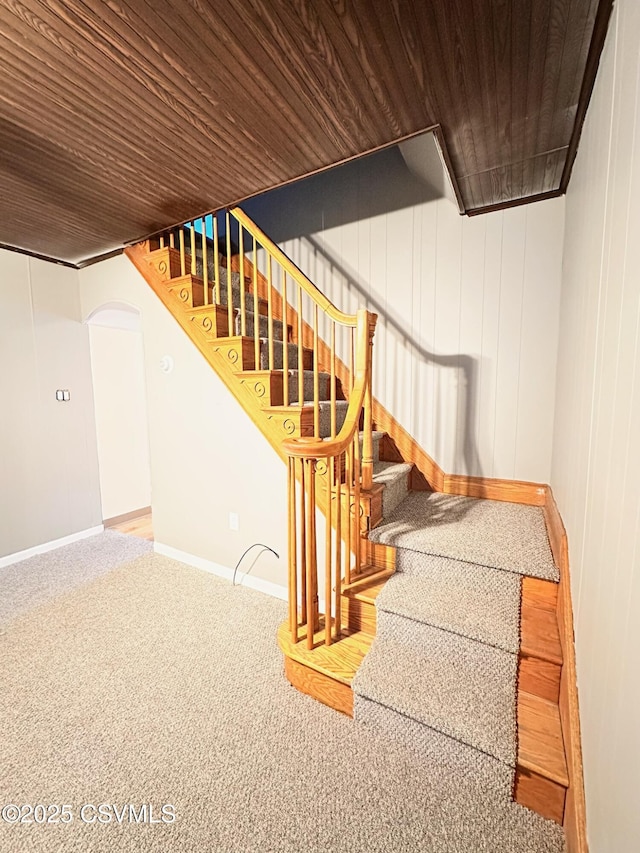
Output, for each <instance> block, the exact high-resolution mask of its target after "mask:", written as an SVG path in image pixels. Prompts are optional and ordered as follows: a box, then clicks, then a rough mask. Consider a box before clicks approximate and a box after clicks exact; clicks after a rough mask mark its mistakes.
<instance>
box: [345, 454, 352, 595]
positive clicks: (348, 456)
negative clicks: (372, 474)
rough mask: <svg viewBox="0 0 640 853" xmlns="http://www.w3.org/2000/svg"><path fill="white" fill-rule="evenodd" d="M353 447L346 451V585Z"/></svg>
mask: <svg viewBox="0 0 640 853" xmlns="http://www.w3.org/2000/svg"><path fill="white" fill-rule="evenodd" d="M352 450H353V445H349V447H347V449H346V451H345V457H344V461H345V477H344V480H345V487H346V488H345V492H346V496H347V503H346V507H345V512H346V516H347V518H346V531H345V532H346V540H345V542H346V554H345V569H344V579H345V583H347V584H350V583H351V483H352V478H353V457H352Z"/></svg>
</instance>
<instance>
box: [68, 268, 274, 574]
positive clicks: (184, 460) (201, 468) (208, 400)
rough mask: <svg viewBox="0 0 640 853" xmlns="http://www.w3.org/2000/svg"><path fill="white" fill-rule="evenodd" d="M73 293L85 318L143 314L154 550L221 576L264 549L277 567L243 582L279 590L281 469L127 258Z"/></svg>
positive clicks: (86, 278)
mask: <svg viewBox="0 0 640 853" xmlns="http://www.w3.org/2000/svg"><path fill="white" fill-rule="evenodd" d="M80 292H81V300H82V315H83V317H84V318H87V317H88V316H89V315H90V314H92V312H94V311H95V310H96V309H97V308H99V307H100V306H101V305H104V304H106V303H112V302H124V303H128V304H130V305H133V306H134V307H136V308H137V309H139V310H140V312H141V315H142V335H143V341H144V354H145V383H146V388H147V411H148V422H149V451H150V465H151V493H152V498H151V506H152V510H153V528H154V534H155V538H156V542H158V543H161V544H162V545H165V546H169V547H170V548H173V549H177V550H178V551H182V552H185V553H187V554H191V555H193V556H195V557H199V558H201V559H203V560H208V561H211V562H213V563H217V564H220V565H222V566H225V567H233V566H234V565H235V563H236V561H237V560H238V559H239V557H240V556H241V554H242V552H243V551H244V550H245V548H247V547H248V546H249V545H251V544H252V543H254V542H263V543H265V544H267V545H269V546H270V547H272V548H274V550H275V551H276V552H278V553H279V554H280V560H277V559H276V558H275V557H273V556H272V555H271V554H269V553H263V554H262V555H261V556H260V557H259V558H258V560H257V562H256V563H255V565H254V566H253V569H252V572H251V574H252V575H253V576H254V577H258V578H262V579H264V580H266V581H268V582H271V583H275V584H279V585H281V586H286V578H287V551H286V546H287V517H286V500H287V487H286V468H285V465H284V464H283V463H282V461H281V460H280V459H279V458H278V456H277V455H276V454H275V452H274V451H273V449H272V448H271V446H270V445H269V444H268V443H267V441H266V439H265V438H264V437H263V436H262V434H261V433H260V432H259V430H258V429H257V428H256V427H255V426H254V425H253V423H252V422H251V420H250V418H248V417H247V415H246V414H245V412H244V411H243V409H242V408H241V407H240V405H239V404H238V403H237V402H236V401H235V399H234V398H233V397H232V395H231V394H230V392H229V391H228V390H227V388H226V387H225V386H224V384H223V383H222V381H221V380H220V379H219V378H218V376H217V374H216V373H215V371H213V370H212V369H211V367H209V365H208V364H207V362H206V361H205V359H204V358H203V357H202V355H201V354H200V353H199V352H198V350H197V349H196V347H195V346H194V345H193V344H192V343H191V341H190V340H189V338H188V337H187V336H186V335H185V333H184V332H183V331H182V329H181V328H180V327H179V326H178V324H177V323H176V321H175V320H174V319H173V317H172V316H171V314H170V313H169V312H168V311H167V309H166V308H165V307H164V305H162V303H161V302H160V300H159V299H158V298H157V296H156V295H155V294H154V293H153V291H152V290H151V288H150V287H149V286H148V284H147V283H146V282H145V281H144V279H143V278H142V276H141V275H140V274H139V273H138V272H137V270H136V269H135V267H134V266H133V264H132V263H131V262H130V261H129V260H128V259H127V258H126V257H124V256H122V257H118V258H113V259H112V260H109V261H104V262H102V263H99V264H95V265H94V266H91V267H87V268H86V269H84V270H81V271H80ZM165 355H169V356H171V357H172V358H173V361H174V369H173V372H171V373H168V374H165V373H163V372H162V371H161V369H160V361H161V359H162V358H163V356H165ZM229 512H236V513H238V515H239V517H240V529H239V530H238V531H231V530H230V529H229ZM245 565H246V564H245ZM248 565H251V559H249V563H248Z"/></svg>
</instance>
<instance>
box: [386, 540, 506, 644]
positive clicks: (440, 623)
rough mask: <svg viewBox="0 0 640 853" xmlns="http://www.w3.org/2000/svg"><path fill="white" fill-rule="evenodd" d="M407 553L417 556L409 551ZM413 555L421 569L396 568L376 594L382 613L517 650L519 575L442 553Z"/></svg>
mask: <svg viewBox="0 0 640 853" xmlns="http://www.w3.org/2000/svg"><path fill="white" fill-rule="evenodd" d="M403 554H408V555H410V556H414V555H413V553H412V552H408V551H404V552H403ZM415 557H417V558H418V560H416V562H422V566H421V569H422V570H421V572H420V573H417V572H416V573H413V574H406V573H404V572H402V571H396V573H395V574H394V575H393V576H392V577H391V578H390V579H389V580H388V581H387V583H386V584H385V586H384V587H383V589H382V590H381V592H380V594H379V595H378V597H377V599H376V607H377V609H378V612H379V613H380V612H385V613H387V614H389V615H390V616H391V615H396V616H398V617H404V618H407V619H412V620H414V621H416V622H423V623H425V624H427V625H432V626H434V627H436V628H442V629H443V630H446V631H452V632H453V633H455V634H460V635H461V636H463V637H467V638H468V639H470V640H477V641H479V642H481V643H487V644H488V645H490V646H496V647H497V648H499V649H504V650H505V651H507V652H512V653H514V654H517V652H518V650H519V646H520V624H519V623H520V620H519V612H520V578H519V576H518V575H515V574H512V573H510V572H502V571H500V570H499V569H490V568H487V567H486V566H476V565H474V564H473V563H462V562H459V561H457V560H448V559H445V558H442V557H425V555H423V554H416V555H415ZM427 561H428V562H427Z"/></svg>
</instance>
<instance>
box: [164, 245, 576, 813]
mask: <svg viewBox="0 0 640 853" xmlns="http://www.w3.org/2000/svg"><path fill="white" fill-rule="evenodd" d="M220 264H221V265H220V268H219V285H220V304H221V306H228V304H229V301H231V306H232V309H233V315H232V325H233V331H234V333H235V335H236V336H240V335H241V334H242V332H243V324H242V319H241V304H242V302H244V317H245V321H244V337H243V340H244V339H246V338H253V337H254V334H255V332H256V331H257V333H258V336H259V347H258V350H257V352H258V358H257V359H255V365H254V366H252V368H249V369H246V368H243V369H242V372H241V373H240V372H239V373H238V376H240V375H242V376H244V375H245V374H246V373H249V372H250V370H251V369H254V370H256V371H282V370H283V367H284V358H283V356H284V352H285V347H287V350H286V352H287V368H288V376H289V380H288V399H287V400H285V399H283V397H282V396H281V398H280V399H281V401H282V403H283V404H284V407H286V406H287V405H289V406H292V405H296V406H297V405H299V404H298V399H299V395H300V392H299V387H300V386H299V378H300V373H299V371H300V370H303V379H302V383H303V400H304V402H303V403H302V405H303V406H305V407H307V406H308V407H313V405H314V402H313V398H314V385H315V380H316V376H317V380H318V388H319V428H320V437H322V438H326V437H328V436H330V435H331V403H330V376H329V374H328V373H326V372H322V371H321V372H319V373H318V374H317V375H316V374H314V371H313V369H312V368H313V363H314V358H315V357H316V354H315V353H314V352H313V351H311V350H309V349H305V348H299V346H298V344H297V343H296V344H294V343H290V340H291V334H290V329H289V328H288V327H287V325H286V323H285V322H282V321H280V320H277V319H275V318H272V320H271V322H270V321H269V319H268V317H267V308H266V304H265V300H264V298H261V299H254V294H253V292H252V287H251V283H250V279H248V278H245V281H244V283H243V282H242V280H241V277H240V274H239V273H237V272H231V271H230V270H229V269H228V268H227V267H226V266H224V265H223V262H222V260H221V261H220ZM202 276H203V266H202V252H201V251H200V253H199V254H198V253H196V277H197V278H200V279H201V278H202ZM213 277H214V270H213V263H212V261H210V265H209V266H208V278H209V281H210V282H211V281H212V280H213ZM174 278H178V277H177V275H174ZM171 281H172V280H171V278H169V279H168V280H167V286H168V287H169V289H170V288H171ZM198 286H199V287H201V288H202V283H201V284H200V285H198ZM194 287H195V285H194V286H193V287H192V288H191V296H190V299H191V302H190V309H191V312H192V316H191V318H190V320H193V319H194V316H193V312H197V311H203V312H205V311H210V310H211V309H210V307H208V306H207V305H203V304H202V291H201V292H200V297H199V301H196V299H195V297H194V292H195V291H194ZM242 287H244V288H245V293H244V297H243V295H242V291H241V288H242ZM229 297H230V299H229ZM181 298H182V297H181ZM213 298H214V293H213V290H211V292H210V297H209V306H210V303H211V300H212V299H213ZM256 306H257V307H258V314H257V315H256V314H255V313H254V308H255V307H256ZM172 310H173V309H172ZM202 316H204V314H203V315H202ZM281 316H283V317H286V316H287V315H286V314H282V315H281ZM270 327H271V329H272V333H273V339H272V341H271V345H270V344H269V330H270ZM228 329H229V325H228V319H227V312H226V310H225V312H224V316H223V319H222V331H218V332H217V333H214V337H217V338H218V340H220V339H225V338H226V336H227V335H228ZM227 340H231V338H227ZM253 343H254V341H251V342H250V344H251V347H250V349H251V352H254V351H255V348H254V347H253ZM300 352H302V353H303V362H304V363H303V364H300V363H299V357H300ZM343 396H344V395H343V394H342V393H341V389H339V390H338V399H337V401H336V429H337V430H338V431H339V430H340V428H341V427H342V425H343V423H344V421H345V417H346V412H347V407H348V403H347V401H346V400H344V399H340V397H343ZM282 407H283V406H281V408H282ZM276 408H277V405H273V404H272V407H271V408H270V409H269V410H268V411H269V412H271V411H275V409H276ZM361 442H362V434H361ZM361 447H362V445H361ZM386 450H389V448H388V447H386V446H385V434H384V433H382V432H376V431H374V432H373V460H374V464H373V482H374V486H375V488H376V489H377V490H378V491H377V494H378V495H379V494H380V491H381V492H382V494H381V512H382V519H383V520H382V522H381V523H379V524H378V525H377V526H375V527H374V529H373V530H370V531H369V540H370V542H371V543H373V546H375V545H379V546H390V548H391V550H393V549H395V573H393V570H392V569H390V568H389V567H388V566H387V568H385V569H384V570H381V568H380V566H381V565H382V564H381V563H376V562H375V560H374V562H373V565H371V566H367V569H368V570H371V569H374V570H375V571H374V572H373V573H372V575H371V578H372V582H373V583H374V585H375V584H376V583H377V584H378V586H377V587H376V591H375V596H374V597H375V618H374V620H373V626H374V627H373V630H371V631H369V632H367V631H366V630H364V631H363V632H362V633H363V634H367V633H368V634H369V636H368V637H364V638H363V641H362V645H361V646H360V648H358V643H357V642H356V641H355V640H354V643H355V645H354V646H353V647H350V648H352V649H353V652H352V651H350V650H349V648H347V645H348V641H349V640H350V635H354V634H357V633H358V630H359V628H362V627H363V625H364V622H365V621H366V619H365V617H364V616H362V614H363V613H364V612H365V611H364V610H363V609H362V608H360V609H358V608H357V607H356V605H358V606H359V601H358V598H359V597H360V598H361V599H362V601H364V602H365V604H364V605H363V606H364V607H366V606H367V605H366V602H367V601H368V602H369V604H370V605H372V602H373V598H371V599H367V592H366V590H365V591H364V592H362V591H361V590H360V589H359V588H358V587H359V584H361V583H363V582H364V583H365V585H366V581H367V577H366V575H363V576H362V578H358V577H356V578H355V583H354V584H353V588H352V589H349V585H348V584H347V585H346V586H345V587H344V588H343V591H342V594H343V605H344V604H345V602H347V604H346V610H345V612H346V618H345V622H344V623H343V624H344V625H346V630H345V631H344V635H343V636H341V638H340V641H339V642H337V643H335V644H334V645H333V646H331V647H330V649H329V650H328V649H323V648H322V647H320V648H315V647H314V648H311V647H310V651H309V653H308V654H307V656H306V657H305V654H306V653H303V651H301V648H302V644H294V646H292V645H287V650H286V651H285V657H286V656H287V655H290V658H291V660H296V661H297V663H296V666H298V667H300V666H302V667H303V668H304V667H306V669H304V675H302V676H299V678H301V679H302V680H299V681H298V682H295V683H296V686H298V687H299V688H300V689H301V690H303V692H309V693H311V695H316V696H317V698H320V699H321V701H323V702H325V703H326V704H329V705H332V707H340V708H341V710H344V708H342V707H341V704H340V703H341V702H342V701H343V699H342V698H341V699H339V701H338V702H337V703H334V699H333V694H332V691H333V690H335V689H337V687H340V685H345V686H346V687H347V691H348V692H350V690H351V689H352V690H353V713H354V716H355V718H356V719H357V720H358V722H359V723H361V724H362V725H363V726H368V727H370V728H372V729H374V730H375V731H376V736H380V735H382V736H385V737H391V738H392V739H395V740H398V741H402V742H404V743H407V744H410V746H411V749H412V751H413V752H414V753H415V754H416V755H418V756H422V757H424V759H425V763H427V764H429V763H430V764H433V763H434V762H435V763H436V764H437V765H438V766H440V767H444V768H450V769H451V773H452V776H453V777H454V778H455V777H456V776H457V777H459V778H460V779H463V778H464V779H472V780H474V781H477V782H478V784H479V785H480V786H481V787H482V789H483V790H484V791H486V792H489V793H488V794H487V796H490V797H494V798H495V800H496V802H498V801H499V802H507V801H509V800H510V799H511V798H512V794H513V790H514V778H516V779H517V768H518V767H519V750H518V731H519V729H518V725H519V721H518V717H517V707H518V698H517V689H518V678H519V660H520V656H521V652H522V644H521V619H520V616H521V613H520V609H521V601H522V579H523V576H528V577H529V578H538V579H541V580H542V581H546V582H549V581H551V582H553V583H557V582H558V580H559V575H558V570H557V568H556V566H555V564H554V561H553V557H552V555H551V550H550V546H549V542H548V539H547V533H546V527H545V520H544V516H543V512H542V510H541V509H540V508H538V507H531V506H525V505H521V504H515V503H507V502H500V501H491V500H478V499H473V498H466V497H458V496H453V495H445V494H439V493H434V492H430V491H419V492H418V491H410V484H411V479H412V468H413V465H411V464H408V463H406V462H404V461H402V460H401V459H400V458H399V454H397V453H394V452H393V451H391V452H389V453H387V452H385V451H386ZM389 457H390V458H389ZM393 459H396V460H399V461H392V460H393ZM373 491H374V490H372V494H373ZM379 517H380V514H379V511H378V515H377V518H378V519H379ZM371 523H372V524H375V521H372V522H371ZM383 562H384V561H383ZM350 608H353V609H350ZM372 609H373V608H372ZM352 619H353V621H352ZM552 619H555V616H552ZM370 624H371V623H370V622H369V625H370ZM373 634H375V639H373V642H372V644H371V636H372V635H373ZM343 641H347V643H346V645H344V646H343ZM287 643H288V641H287ZM370 644H371V645H370ZM369 645H370V648H369ZM341 646H342V647H343V648H346V651H344V652H342V651H341V650H340V647H341ZM294 647H295V648H294ZM281 648H283V646H282V644H281ZM363 649H364V651H363ZM283 650H284V648H283ZM367 652H368V653H367ZM313 655H316V657H315V658H314V659H312V657H313ZM363 655H364V656H363ZM552 662H553V664H554V666H556V669H557V673H558V676H557V680H558V682H559V665H558V663H557V661H552ZM300 671H301V670H300V669H299V670H298V672H300ZM354 671H355V676H354V675H353V672H354ZM315 673H322V674H323V676H324V678H325V681H324V682H323V684H324V686H322V685H321V686H320V687H317V685H316V683H315V682H313V678H315V677H316V676H315ZM288 677H290V676H289V675H288ZM308 679H312V680H311V681H308ZM327 681H328V682H329V683H330V685H331V687H330V688H329V694H324V695H323V691H324V690H325V688H326V684H327ZM292 683H294V681H292ZM341 690H343V691H344V687H342V688H341ZM340 696H342V697H344V692H342V693H341V694H340ZM554 701H557V700H554ZM555 782H558V783H559V784H560V786H561V787H562V786H563V785H564V788H563V792H564V791H565V790H566V785H567V784H568V783H567V782H566V781H564V780H563V778H561V774H560V775H558V776H557V778H556V779H555ZM561 796H562V797H564V793H562V794H561ZM563 808H564V799H562V803H561V806H560V807H558V808H557V809H556V810H555V812H554V814H555V815H556V817H554V819H556V820H558V817H557V815H561V814H562V809H563ZM551 811H553V810H551Z"/></svg>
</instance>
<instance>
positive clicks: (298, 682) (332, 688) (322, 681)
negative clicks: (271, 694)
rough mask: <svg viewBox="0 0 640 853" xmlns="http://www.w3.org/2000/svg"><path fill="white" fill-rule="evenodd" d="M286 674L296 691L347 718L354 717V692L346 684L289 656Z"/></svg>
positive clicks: (285, 659)
mask: <svg viewBox="0 0 640 853" xmlns="http://www.w3.org/2000/svg"><path fill="white" fill-rule="evenodd" d="M284 673H285V675H286V677H287V679H288V681H289V683H290V684H291V685H292V687H295V688H296V690H299V691H300V692H301V693H306V694H307V696H311V697H312V698H313V699H317V700H318V701H319V702H322V703H323V705H328V706H329V707H330V708H333V709H334V710H335V711H340V712H341V713H342V714H346V715H347V717H353V690H352V689H351V688H350V687H348V686H347V685H346V684H342V683H341V682H340V681H336V680H335V679H334V678H330V677H329V676H328V675H325V674H324V673H322V672H318V671H316V670H314V669H310V668H309V667H308V666H306V665H305V664H302V663H299V662H298V661H297V660H294V659H293V658H290V657H288V656H287V655H285V657H284Z"/></svg>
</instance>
